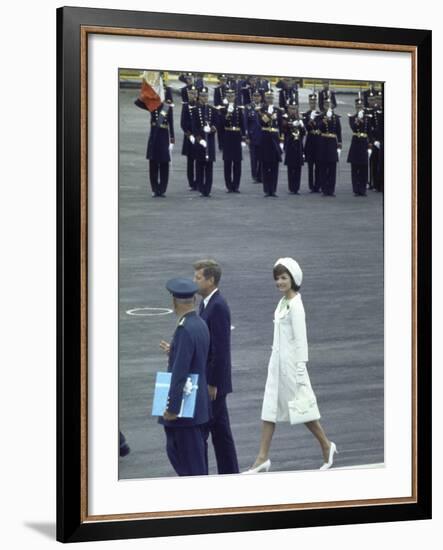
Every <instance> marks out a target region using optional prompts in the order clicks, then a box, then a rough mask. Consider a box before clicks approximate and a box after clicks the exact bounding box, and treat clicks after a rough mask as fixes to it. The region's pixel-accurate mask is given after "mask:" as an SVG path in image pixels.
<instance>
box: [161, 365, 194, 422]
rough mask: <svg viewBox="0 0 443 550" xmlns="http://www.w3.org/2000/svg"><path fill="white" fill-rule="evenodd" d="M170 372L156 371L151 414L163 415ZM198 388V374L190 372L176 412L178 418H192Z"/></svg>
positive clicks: (169, 382) (169, 383)
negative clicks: (178, 410)
mask: <svg viewBox="0 0 443 550" xmlns="http://www.w3.org/2000/svg"><path fill="white" fill-rule="evenodd" d="M171 376H172V374H171V373H170V372H158V373H157V376H156V378H155V390H154V400H153V402H152V416H163V413H164V412H165V409H166V402H167V400H168V394H169V386H170V385H171ZM197 390H198V374H190V375H189V376H188V379H187V381H186V384H185V387H184V388H183V399H182V404H181V408H180V412H179V414H178V416H179V418H194V412H195V400H196V398H197Z"/></svg>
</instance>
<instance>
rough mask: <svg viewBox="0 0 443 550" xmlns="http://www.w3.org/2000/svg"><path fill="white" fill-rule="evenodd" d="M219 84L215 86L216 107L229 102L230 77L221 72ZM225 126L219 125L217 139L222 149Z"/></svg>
mask: <svg viewBox="0 0 443 550" xmlns="http://www.w3.org/2000/svg"><path fill="white" fill-rule="evenodd" d="M218 81H219V85H218V86H217V87H216V88H214V107H216V108H217V109H218V108H220V107H224V106H226V105H227V104H228V100H227V99H226V91H227V90H228V89H229V86H228V84H227V82H228V77H227V76H226V75H225V74H221V75H219V77H218ZM223 135H224V134H223V128H222V127H221V126H219V127H218V128H217V140H218V148H219V150H220V151H222V150H223Z"/></svg>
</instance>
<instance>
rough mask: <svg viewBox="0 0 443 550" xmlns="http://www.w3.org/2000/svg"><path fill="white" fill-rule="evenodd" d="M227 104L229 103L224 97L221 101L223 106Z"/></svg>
mask: <svg viewBox="0 0 443 550" xmlns="http://www.w3.org/2000/svg"><path fill="white" fill-rule="evenodd" d="M228 103H229V102H228V100H227V99H226V97H225V99H224V100H223V105H227V104H228Z"/></svg>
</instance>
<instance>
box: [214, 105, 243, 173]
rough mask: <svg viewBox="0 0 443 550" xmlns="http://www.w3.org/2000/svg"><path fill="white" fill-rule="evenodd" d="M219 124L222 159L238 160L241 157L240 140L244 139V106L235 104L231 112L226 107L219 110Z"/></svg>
mask: <svg viewBox="0 0 443 550" xmlns="http://www.w3.org/2000/svg"><path fill="white" fill-rule="evenodd" d="M219 112H220V118H219V126H220V127H221V131H222V133H223V160H228V161H234V162H237V161H240V160H242V159H243V155H242V147H241V142H242V140H243V139H246V123H245V114H244V108H243V107H240V106H239V105H237V104H236V105H235V107H234V110H233V112H232V113H229V112H228V107H222V108H221V109H220V110H219Z"/></svg>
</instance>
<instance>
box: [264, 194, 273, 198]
mask: <svg viewBox="0 0 443 550" xmlns="http://www.w3.org/2000/svg"><path fill="white" fill-rule="evenodd" d="M268 197H272V195H271V193H265V194H264V198H265V199H267V198H268Z"/></svg>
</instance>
